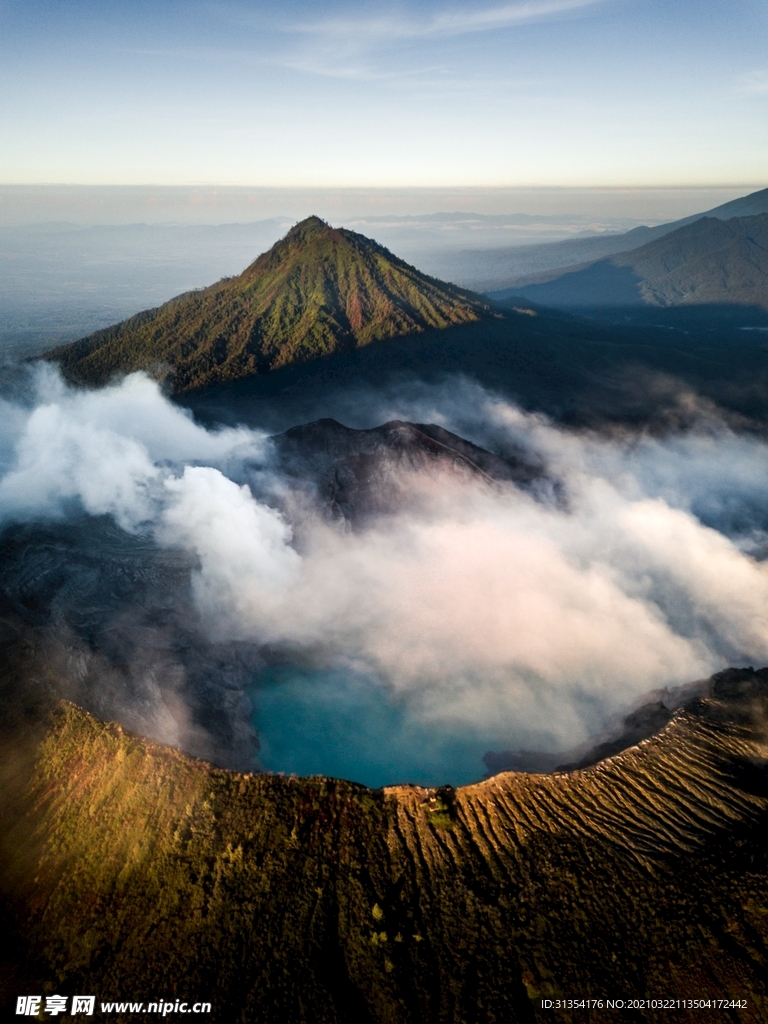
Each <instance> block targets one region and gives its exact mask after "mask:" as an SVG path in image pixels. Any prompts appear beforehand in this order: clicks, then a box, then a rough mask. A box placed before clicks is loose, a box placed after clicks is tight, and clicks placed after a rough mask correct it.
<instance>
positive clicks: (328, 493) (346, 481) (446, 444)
mask: <svg viewBox="0 0 768 1024" xmlns="http://www.w3.org/2000/svg"><path fill="white" fill-rule="evenodd" d="M272 441H273V444H274V446H275V450H276V452H277V459H278V466H279V468H280V470H281V472H283V473H285V474H286V475H287V476H289V477H290V478H292V479H293V480H295V481H298V482H299V483H300V484H304V483H306V482H311V484H312V486H313V488H314V489H315V491H316V494H317V496H318V497H319V499H320V501H321V502H322V503H323V504H324V505H325V506H326V508H327V509H328V510H329V511H330V513H331V515H332V516H335V517H339V518H341V517H343V518H344V519H346V520H348V521H349V522H351V523H353V524H357V523H360V522H362V521H364V520H365V519H366V518H369V517H370V516H372V515H376V514H380V513H386V512H392V511H394V510H395V509H397V508H398V507H401V506H402V505H404V504H406V503H407V502H408V497H409V495H408V481H407V477H406V476H405V474H408V473H415V474H428V473H430V472H431V471H433V470H441V471H446V472H448V473H450V474H452V475H454V476H455V477H456V478H457V479H459V480H467V481H471V480H475V481H477V480H484V481H486V482H488V483H491V482H492V481H494V480H495V481H506V482H513V483H515V484H517V485H518V486H523V487H528V486H530V485H531V484H532V483H533V482H534V481H536V480H538V479H540V478H541V477H542V469H541V467H539V466H537V465H535V464H533V463H532V462H531V461H530V460H528V459H526V457H525V455H524V454H523V453H522V452H521V453H520V454H519V455H518V456H515V455H512V456H508V457H507V458H504V459H502V458H500V457H499V456H498V455H494V454H492V453H491V452H488V451H486V450H485V449H484V448H480V447H479V446H478V445H475V444H472V443H471V442H470V441H465V440H464V439H463V438H461V437H458V436H457V435H456V434H452V433H451V432H450V431H449V430H446V429H445V428H444V427H440V426H437V425H436V424H434V423H426V424H425V423H406V422H403V421H401V420H392V421H391V422H389V423H385V424H383V425H382V426H380V427H374V428H373V429H370V430H353V429H352V428H350V427H345V426H343V424H341V423H339V422H338V421H336V420H334V419H322V420H317V421H316V422H314V423H307V424H304V425H302V426H298V427H293V428H291V429H290V430H287V431H286V432H285V433H284V434H278V435H276V436H275V437H273V438H272ZM411 482H413V480H411Z"/></svg>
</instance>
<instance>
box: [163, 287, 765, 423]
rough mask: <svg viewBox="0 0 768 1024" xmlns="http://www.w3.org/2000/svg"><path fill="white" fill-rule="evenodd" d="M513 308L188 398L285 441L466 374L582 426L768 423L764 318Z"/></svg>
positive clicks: (758, 313)
mask: <svg viewBox="0 0 768 1024" xmlns="http://www.w3.org/2000/svg"><path fill="white" fill-rule="evenodd" d="M509 306H510V310H509V316H508V317H507V318H504V319H503V320H500V321H493V322H490V323H477V324H469V325H464V326H459V327H452V328H448V329H445V330H440V331H428V332H425V333H423V334H420V335H411V336H409V337H407V338H402V339H398V340H394V341H385V342H379V343H377V344H376V345H371V346H369V347H367V348H365V349H362V350H359V351H355V352H350V353H345V354H343V355H336V356H333V357H329V358H324V359H317V360H314V361H313V362H311V363H306V364H303V365H300V366H293V367H289V368H287V369H284V370H278V371H275V372H273V373H270V374H266V375H264V376H260V377H252V378H249V379H247V380H241V381H237V382H234V383H231V384H223V385H217V386H214V387H210V388H205V389H201V390H199V391H196V392H194V393H191V394H188V395H185V396H183V397H182V398H180V399H179V401H180V402H181V403H182V404H184V405H186V406H187V407H189V408H190V409H191V410H192V411H193V412H194V413H195V414H196V415H197V416H198V417H199V418H200V419H201V420H202V421H203V422H206V423H209V424H211V423H247V424H251V425H258V426H261V427H263V428H264V429H266V430H268V431H270V432H272V431H274V432H278V431H283V430H286V429H288V428H290V427H292V426H294V425H295V424H297V423H301V422H308V421H311V420H317V419H321V418H323V417H329V416H330V417H334V418H336V419H339V420H341V421H342V422H344V423H346V424H347V425H349V426H354V427H371V426H377V425H378V423H380V422H381V419H380V418H379V417H380V412H381V408H382V404H386V405H387V406H388V407H389V408H391V407H392V403H393V402H397V400H398V399H400V398H401V397H403V396H407V395H409V394H415V393H416V390H417V389H418V386H420V385H428V386H434V385H440V384H444V383H445V382H446V381H448V380H450V379H452V378H455V377H456V376H457V375H463V376H465V377H466V378H469V379H470V380H473V381H476V382H477V383H479V384H480V385H482V386H483V387H485V388H487V389H489V390H490V391H492V392H495V393H497V394H501V395H502V396H504V397H506V398H508V399H510V400H513V401H515V402H518V403H519V404H520V405H521V406H522V407H523V408H526V409H529V410H537V411H542V412H545V413H546V414H547V415H549V416H552V417H553V418H554V419H556V420H558V421H560V422H563V423H567V424H572V425H574V426H589V427H598V428H599V427H604V426H610V425H612V424H628V425H642V426H649V427H652V428H653V427H658V428H659V429H668V428H669V427H682V426H685V425H687V424H689V423H690V422H691V420H692V419H696V418H700V417H701V415H702V411H703V406H704V405H707V404H709V405H711V404H712V403H714V404H716V405H717V406H719V407H720V408H721V409H722V410H723V411H724V413H725V414H726V416H731V417H732V418H733V419H734V421H735V422H737V423H739V425H741V426H743V427H749V426H752V427H757V428H760V429H761V428H762V427H763V425H764V424H765V423H766V422H767V421H768V401H767V399H768V350H767V348H766V345H767V344H768V332H765V331H763V329H762V328H763V327H768V315H767V314H766V313H765V311H762V310H757V309H755V310H752V309H751V308H749V307H742V306H737V307H731V306H715V307H706V308H705V309H704V308H701V307H698V308H696V309H680V308H678V309H674V310H650V309H639V308H637V307H617V308H615V309H614V310H612V311H611V317H610V319H609V320H606V317H605V315H604V313H605V311H602V313H603V315H602V316H601V318H600V319H597V318H596V317H588V316H574V315H571V314H568V313H561V312H558V311H554V310H549V309H545V308H542V307H536V306H531V304H530V303H529V302H526V301H525V300H519V301H518V302H515V300H514V299H510V300H509ZM514 307H517V310H518V311H517V312H516V311H515V309H514ZM751 328H754V329H751ZM414 389H416V390H414ZM372 396H374V397H375V396H378V397H379V399H380V401H378V402H377V401H375V400H372ZM697 396H698V398H700V399H704V402H703V403H702V402H697Z"/></svg>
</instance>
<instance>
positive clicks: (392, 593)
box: [0, 375, 768, 745]
mask: <svg viewBox="0 0 768 1024" xmlns="http://www.w3.org/2000/svg"><path fill="white" fill-rule="evenodd" d="M39 388H40V397H39V400H38V402H37V404H35V405H33V406H30V407H29V408H28V409H26V410H24V409H20V408H18V407H9V409H8V415H7V416H6V417H5V423H6V429H7V430H8V431H9V434H10V435H11V436H10V438H9V440H10V441H11V442H12V443H11V444H10V452H11V457H10V458H9V459H8V461H7V464H6V466H5V467H4V468H5V472H4V475H3V477H2V479H0V514H2V515H3V516H4V517H5V518H6V519H8V518H15V519H30V518H40V517H43V518H45V517H51V516H58V517H61V516H62V515H65V514H66V512H67V509H68V508H69V507H71V505H72V503H79V505H80V507H81V508H82V509H84V510H85V511H87V512H89V513H92V514H103V513H109V514H111V515H113V516H114V517H115V519H116V520H117V522H118V523H120V524H121V525H122V526H123V528H125V529H130V530H141V531H144V532H146V533H149V534H150V535H151V536H152V537H154V539H155V542H156V543H158V544H160V545H163V546H166V547H168V546H170V547H180V548H183V549H184V550H186V551H188V552H189V553H190V555H192V556H193V558H194V564H195V565H196V566H197V568H196V569H195V570H194V573H193V594H194V601H195V603H196V607H197V611H198V613H199V616H200V622H201V623H202V629H203V631H204V632H205V633H207V635H208V636H209V637H210V639H211V641H212V642H215V643H217V644H219V645H220V644H222V643H228V642H229V643H241V644H242V643H246V644H250V645H256V646H261V647H262V648H263V649H265V650H271V651H272V652H273V653H274V652H276V651H280V652H282V653H281V654H280V658H281V659H282V661H283V662H286V661H290V660H291V659H293V660H294V661H296V660H298V661H300V662H301V663H302V664H304V665H308V664H314V665H316V666H324V667H325V668H333V671H335V672H337V673H340V675H339V678H342V677H344V674H345V673H346V674H347V676H349V674H350V673H351V674H353V675H355V677H356V678H360V679H368V680H370V681H371V682H370V685H374V686H378V687H383V688H384V690H385V691H387V692H388V693H389V694H390V696H391V699H392V700H393V701H395V702H398V703H399V704H400V705H402V706H403V707H405V708H407V709H408V715H409V716H411V719H412V720H413V719H417V720H419V721H421V722H430V723H433V724H435V726H436V727H439V728H443V729H450V728H453V727H456V728H466V729H471V730H474V731H475V732H476V733H482V734H484V735H489V736H503V735H509V736H516V737H518V738H523V739H524V737H525V736H526V735H531V734H535V735H536V736H538V737H542V736H544V737H549V740H548V742H550V743H551V744H553V745H556V744H563V743H565V744H569V743H570V744H572V743H573V742H575V741H578V740H581V739H584V738H585V737H586V735H587V734H588V732H589V731H590V729H594V728H596V727H599V726H600V724H601V722H602V721H604V720H605V719H606V718H608V717H610V716H611V715H612V714H615V713H616V712H618V711H621V709H623V708H627V707H628V706H630V705H631V704H632V703H633V702H634V701H635V700H637V699H639V698H640V697H641V696H642V695H643V694H645V693H647V692H648V691H649V690H652V689H654V688H658V687H665V686H674V685H677V684H681V683H685V682H688V681H690V680H692V679H695V678H700V677H702V676H705V675H708V674H709V673H711V672H712V671H714V670H717V669H719V668H721V667H723V666H725V665H727V664H739V663H760V664H763V663H765V662H767V661H768V565H766V563H764V562H762V561H760V560H759V559H758V558H756V557H755V552H757V551H759V550H761V544H764V541H765V533H764V527H765V523H764V522H763V519H764V518H765V517H764V512H763V510H764V509H765V508H766V507H768V506H767V505H766V499H768V470H766V466H768V459H767V458H766V455H768V452H767V451H766V445H765V443H764V442H763V441H762V440H760V439H759V438H755V437H743V436H739V435H737V434H735V433H733V432H732V431H730V430H729V429H727V428H726V427H725V426H723V425H722V424H716V423H715V424H711V423H710V424H708V425H706V429H704V428H702V429H700V430H694V431H690V432H688V433H686V434H678V435H676V436H673V437H667V438H659V437H655V438H654V437H645V436H638V435H632V436H630V435H624V436H620V437H614V438H610V437H608V438H606V437H600V436H597V435H579V434H576V433H572V432H568V431H565V430H562V429H560V428H557V427H556V426H554V425H553V424H551V423H550V422H548V421H547V420H546V419H545V418H543V417H541V416H536V415H529V414H526V413H523V412H522V411H521V410H519V409H517V408H516V407H514V406H511V405H509V404H507V403H504V402H501V401H499V400H498V399H495V398H493V397H492V396H488V395H486V394H485V393H483V392H482V391H480V390H479V389H474V390H471V391H469V392H466V393H465V395H464V397H465V399H468V401H467V402H465V404H464V407H463V409H462V410H461V412H459V413H457V415H461V416H463V417H464V423H465V428H467V432H470V433H474V436H475V439H476V440H485V441H486V443H487V444H488V445H489V446H491V447H495V448H496V449H497V450H502V451H503V449H504V446H505V445H507V446H508V445H512V444H514V445H515V446H517V447H518V449H519V448H520V447H521V446H522V447H524V448H527V449H528V450H529V452H530V453H531V454H533V455H535V457H536V458H537V459H538V460H539V461H540V462H541V463H542V465H544V467H545V469H546V472H547V474H548V476H549V479H550V482H551V483H552V484H553V486H550V487H549V488H547V487H542V488H540V489H539V490H538V491H537V492H535V493H529V492H527V491H524V490H520V489H518V488H517V487H515V486H513V485H511V484H504V485H500V484H493V485H491V484H489V483H488V482H487V481H483V482H480V483H477V484H470V483H468V482H467V480H465V479H464V480H462V479H458V478H457V477H456V476H455V475H450V474H449V475H440V474H437V473H435V474H427V475H425V474H423V473H422V474H413V475H411V476H408V475H407V474H406V477H405V478H404V480H403V481H402V486H403V487H404V488H406V489H407V490H409V491H410V493H412V494H418V495H419V501H417V502H415V503H410V504H409V507H408V510H402V511H400V512H396V513H393V514H391V515H388V516H384V517H380V518H379V519H377V520H375V521H373V522H372V523H371V524H370V525H369V526H368V527H367V528H365V529H362V530H360V531H357V532H346V531H344V530H343V529H340V528H339V527H338V526H335V525H332V524H329V522H328V521H327V519H324V518H323V517H322V516H320V515H318V516H315V517H314V518H313V517H311V516H310V517H306V516H305V517H304V518H303V519H302V520H301V523H300V524H299V525H298V526H294V524H292V523H291V522H290V521H289V518H290V512H289V511H288V510H289V509H290V508H291V504H290V502H285V501H283V503H282V505H281V503H280V501H279V500H277V497H276V496H280V495H282V496H283V497H285V495H286V494H287V493H288V486H289V485H288V483H287V482H286V481H284V480H280V479H277V478H276V476H275V472H274V470H273V469H272V468H271V466H270V463H269V456H268V452H269V448H268V446H265V444H264V438H263V436H262V435H259V434H255V433H252V432H250V431H247V430H224V431H220V432H209V431H206V430H204V429H203V428H201V427H199V426H198V425H196V424H195V423H194V422H193V421H192V420H191V419H190V418H189V417H188V416H187V415H186V414H185V413H183V412H182V411H180V410H179V409H178V408H177V407H175V406H173V405H172V404H170V403H169V402H168V401H167V400H166V399H164V398H163V396H162V395H161V393H160V392H159V390H158V389H157V387H156V385H154V384H153V383H151V382H150V381H148V380H147V379H146V378H143V377H142V376H140V375H135V376H133V377H129V378H127V379H126V380H125V381H124V382H123V383H122V384H119V385H115V386H113V387H111V388H108V389H104V390H103V391H99V392H80V391H73V390H70V389H68V388H66V387H65V386H64V385H62V384H61V383H60V382H59V381H57V380H56V379H54V378H52V377H51V376H50V375H44V376H43V377H42V378H41V381H40V383H39ZM448 397H450V396H448ZM454 397H455V396H454ZM431 400H432V402H433V406H432V412H433V413H434V418H437V419H439V418H442V419H443V420H444V421H447V420H448V416H447V415H446V414H444V413H441V408H442V409H443V410H445V409H448V408H449V407H450V405H451V403H450V402H448V401H447V400H446V396H445V395H443V396H442V397H441V395H440V393H439V392H435V393H434V394H433V395H432V398H431ZM454 408H456V406H455V405H454ZM414 411H420V412H422V413H423V412H424V411H425V410H424V409H423V408H422V409H421V410H414ZM448 425H453V424H451V423H450V422H449V423H448ZM246 481H249V482H250V486H249V485H248V483H246ZM554 484H556V487H555V486H554ZM761 516H762V517H763V518H762V519H761ZM295 529H298V530H299V531H300V537H298V535H297V536H294V531H295ZM340 699H341V697H340Z"/></svg>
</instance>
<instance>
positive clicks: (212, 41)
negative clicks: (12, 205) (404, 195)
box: [0, 0, 768, 187]
mask: <svg viewBox="0 0 768 1024" xmlns="http://www.w3.org/2000/svg"><path fill="white" fill-rule="evenodd" d="M0 90H2V92H1V93H0V95H1V96H2V103H1V104H0V182H6V183H7V182H18V183H35V182H70V183H75V182H77V183H84V184H129V183H136V184H141V183H159V184H190V183H200V182H218V183H222V184H227V183H229V184H244V185H270V186H290V187H303V186H339V187H348V186H361V187H372V186H373V187H375V186H387V187H400V186H449V185H481V186H501V185H566V186H595V185H637V186H642V185H695V184H726V183H727V184H737V183H745V184H749V185H755V186H756V187H757V186H759V185H760V184H765V179H766V178H767V177H768V173H766V169H767V168H768V4H766V3H765V0H512V2H510V3H505V2H503V0H501V2H494V0H489V2H483V0H464V2H463V3H440V2H434V0H429V2H426V3H425V2H422V3H419V4H418V5H417V4H414V3H410V2H400V3H391V4H390V3H386V2H384V3H377V4H374V3H327V2H326V3H319V2H314V3H312V2H307V0H304V2H301V0H289V2H287V3H282V4H279V5H278V4H267V3H259V2H252V0H237V2H217V0H208V2H196V0H184V2H178V0H151V2H145V0H132V2H128V0H0Z"/></svg>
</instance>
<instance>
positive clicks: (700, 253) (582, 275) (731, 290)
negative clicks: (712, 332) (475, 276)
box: [490, 190, 768, 308]
mask: <svg viewBox="0 0 768 1024" xmlns="http://www.w3.org/2000/svg"><path fill="white" fill-rule="evenodd" d="M767 192H768V190H767ZM762 194H763V193H758V195H762ZM747 198H749V197H747ZM728 205H729V206H730V205H731V204H728ZM766 206H768V202H766ZM634 234H635V233H634V232H629V233H628V235H626V236H621V237H624V238H625V239H626V240H629V238H630V236H632V235H634ZM635 237H636V236H635ZM490 294H491V295H492V296H493V297H494V298H495V299H497V300H503V299H505V298H509V297H510V296H515V295H520V296H524V297H525V298H527V299H529V300H531V301H533V302H539V303H541V304H543V305H547V306H555V307H558V308H577V307H580V306H581V307H584V306H592V307H595V306H635V305H652V306H676V305H681V304H689V305H691V304H702V303H728V304H731V303H732V304H737V305H748V306H758V307H762V308H768V212H764V213H759V214H753V215H749V216H739V217H732V218H730V219H728V220H722V219H720V218H718V217H712V216H707V217H700V218H696V219H695V220H689V221H688V222H687V223H685V224H683V225H682V226H681V227H677V228H675V229H674V230H672V231H667V232H665V233H664V234H663V235H662V236H661V237H657V238H655V239H653V240H651V241H649V242H647V243H646V244H644V245H640V246H638V247H636V248H631V249H627V250H625V251H621V252H618V253H616V254H615V255H610V256H607V257H603V258H602V259H597V260H593V261H592V262H590V263H586V264H582V265H580V266H577V267H570V266H566V267H561V268H558V269H556V270H551V271H548V272H546V273H542V274H538V275H531V276H529V277H524V278H521V279H520V280H518V281H517V282H513V283H512V284H511V285H510V286H509V287H508V288H507V289H503V290H499V291H494V292H491V293H490Z"/></svg>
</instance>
